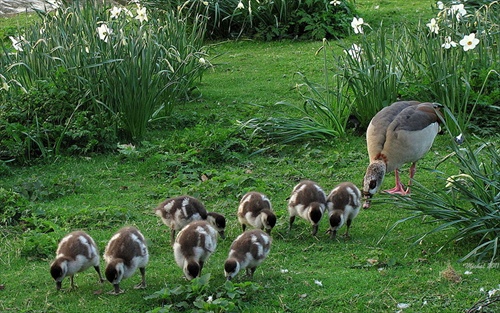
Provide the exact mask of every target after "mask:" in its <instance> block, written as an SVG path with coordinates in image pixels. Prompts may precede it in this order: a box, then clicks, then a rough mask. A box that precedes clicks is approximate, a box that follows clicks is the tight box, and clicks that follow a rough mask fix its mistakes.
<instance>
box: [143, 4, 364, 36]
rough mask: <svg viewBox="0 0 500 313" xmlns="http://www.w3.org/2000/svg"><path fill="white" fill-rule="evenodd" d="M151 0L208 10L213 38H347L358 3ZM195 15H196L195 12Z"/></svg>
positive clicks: (204, 12)
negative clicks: (171, 0)
mask: <svg viewBox="0 0 500 313" xmlns="http://www.w3.org/2000/svg"><path fill="white" fill-rule="evenodd" d="M204 2H205V3H206V5H203V4H201V3H202V2H201V1H197V0H190V1H187V2H185V1H177V2H176V1H173V2H168V1H164V0H150V1H148V3H149V5H151V6H155V7H162V8H165V7H171V8H175V6H174V4H176V5H178V6H181V7H183V8H186V10H192V11H194V12H197V13H200V14H207V15H208V17H209V22H208V25H207V36H208V37H209V38H212V39H221V38H240V37H252V38H258V39H263V40H276V39H284V38H301V39H316V40H317V39H323V38H343V37H345V36H346V35H347V34H348V33H349V28H350V25H349V23H350V22H351V20H352V18H353V16H354V15H355V14H356V11H355V9H354V3H353V2H352V1H350V0H343V1H341V3H340V4H338V5H333V4H330V1H329V0H305V1H297V0H274V1H271V0H260V1H257V0H250V1H246V0H243V1H240V0H225V1H222V0H207V1H204ZM192 16H193V17H194V16H195V15H194V14H192Z"/></svg>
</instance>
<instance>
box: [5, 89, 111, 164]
mask: <svg viewBox="0 0 500 313" xmlns="http://www.w3.org/2000/svg"><path fill="white" fill-rule="evenodd" d="M81 96H82V95H81V93H80V91H79V90H76V89H74V88H71V87H70V88H68V89H67V90H66V89H61V88H60V85H58V84H57V83H55V82H47V81H37V82H36V83H35V84H34V85H33V86H32V87H31V89H30V90H29V91H27V93H16V94H14V95H12V97H11V98H10V99H9V100H8V101H5V102H4V104H3V105H1V106H0V108H1V109H0V124H1V125H2V127H0V143H1V146H2V147H3V149H2V150H1V151H0V157H2V158H15V159H16V160H17V162H19V163H27V162H29V161H31V160H32V159H34V158H37V157H39V156H42V157H45V158H47V157H49V156H51V155H59V154H61V153H62V151H61V150H65V151H67V152H71V153H76V154H86V153H90V152H102V151H107V150H109V146H110V145H111V144H112V143H113V142H115V141H116V140H117V139H116V136H115V130H114V128H112V127H109V126H105V125H102V124H101V123H100V122H99V120H100V119H99V118H95V115H96V112H92V111H86V110H83V109H81V107H83V105H82V102H81V100H82V98H81ZM78 97H80V98H78ZM75 104H77V105H76V107H75ZM101 117H102V115H101ZM109 118H111V116H109Z"/></svg>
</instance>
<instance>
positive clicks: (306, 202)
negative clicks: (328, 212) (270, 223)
mask: <svg viewBox="0 0 500 313" xmlns="http://www.w3.org/2000/svg"><path fill="white" fill-rule="evenodd" d="M325 208H326V195H325V192H324V191H323V189H321V187H320V186H319V185H318V184H316V183H315V182H313V181H311V180H303V181H301V182H300V183H298V184H297V185H296V186H295V187H294V188H293V191H292V194H291V196H290V200H289V201H288V213H290V227H289V229H288V230H289V231H290V230H291V229H292V224H293V222H294V221H295V216H297V215H298V216H300V217H301V218H303V219H305V220H306V221H308V222H309V223H311V225H312V235H313V236H315V235H316V233H317V232H318V224H319V221H320V220H321V218H322V217H323V214H324V212H325Z"/></svg>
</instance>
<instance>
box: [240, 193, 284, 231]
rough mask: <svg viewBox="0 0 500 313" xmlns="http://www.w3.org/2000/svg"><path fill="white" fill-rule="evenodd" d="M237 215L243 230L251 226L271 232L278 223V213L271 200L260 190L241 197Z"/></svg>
mask: <svg viewBox="0 0 500 313" xmlns="http://www.w3.org/2000/svg"><path fill="white" fill-rule="evenodd" d="M237 216H238V221H239V222H240V224H241V227H242V229H243V231H245V229H246V227H247V226H250V227H255V228H258V229H261V230H265V231H266V232H267V233H268V234H271V230H272V229H273V227H274V225H276V215H275V214H274V212H273V209H272V206H271V201H270V200H269V199H268V198H267V197H266V196H265V195H264V194H262V193H260V192H255V191H252V192H248V193H246V194H245V195H244V196H243V197H242V198H241V201H240V204H239V206H238V213H237Z"/></svg>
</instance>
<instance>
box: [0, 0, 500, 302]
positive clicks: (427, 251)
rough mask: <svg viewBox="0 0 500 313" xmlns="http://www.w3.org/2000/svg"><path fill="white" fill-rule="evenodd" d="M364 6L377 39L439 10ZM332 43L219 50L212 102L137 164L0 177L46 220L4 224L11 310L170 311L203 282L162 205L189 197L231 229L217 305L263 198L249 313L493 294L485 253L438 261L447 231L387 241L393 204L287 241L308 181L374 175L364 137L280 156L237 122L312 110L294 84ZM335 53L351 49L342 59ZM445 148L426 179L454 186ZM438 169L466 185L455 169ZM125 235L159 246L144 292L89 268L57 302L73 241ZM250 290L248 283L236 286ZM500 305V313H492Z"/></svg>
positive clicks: (216, 279) (314, 71) (451, 254)
mask: <svg viewBox="0 0 500 313" xmlns="http://www.w3.org/2000/svg"><path fill="white" fill-rule="evenodd" d="M415 3H418V4H415ZM356 4H357V6H358V8H359V10H360V12H361V13H362V16H363V17H365V21H366V22H368V23H370V24H371V25H372V27H374V26H375V25H377V24H379V23H380V22H381V21H384V23H386V21H387V23H398V22H401V21H402V20H406V19H410V18H412V19H415V20H418V19H419V18H423V19H425V20H426V19H427V17H430V16H432V15H433V14H434V13H433V12H432V11H431V10H430V6H431V5H432V4H433V1H418V2H417V1H414V2H410V1H400V0H398V1H396V0H392V1H390V0H382V1H360V0H358V1H356ZM346 40H352V38H351V39H346ZM331 44H332V46H334V45H335V44H336V43H331ZM321 45H322V43H321V42H294V41H283V42H254V41H251V40H241V41H238V42H232V41H231V42H219V43H213V45H212V48H211V54H212V55H218V57H217V58H215V59H214V60H212V62H213V63H214V64H216V66H215V68H214V69H213V71H209V72H207V73H206V74H205V75H204V77H203V80H202V82H201V83H200V85H199V91H200V98H199V99H198V100H197V101H193V102H191V103H187V104H185V105H182V106H179V107H177V108H176V109H175V112H174V115H173V116H172V117H171V118H170V119H169V120H168V121H162V122H157V123H155V124H154V125H153V126H154V127H153V129H152V130H151V133H150V137H149V138H148V141H147V142H145V143H144V144H143V145H142V146H141V147H139V148H138V150H137V151H138V153H137V154H132V155H128V156H126V155H123V154H119V153H116V154H113V155H98V156H93V157H71V158H66V157H64V158H60V159H56V160H54V161H53V162H50V163H48V164H40V165H33V166H30V167H15V168H12V174H10V175H3V176H0V186H1V187H3V188H5V189H10V188H13V189H16V190H20V191H23V192H26V193H29V194H30V195H32V197H33V198H35V200H34V202H33V206H32V207H33V209H34V210H38V211H39V213H40V212H41V213H40V215H39V216H43V215H45V216H46V219H44V221H35V222H34V224H35V225H39V227H38V229H23V232H21V231H20V229H21V228H19V227H3V228H1V234H0V265H1V266H2V268H3V271H2V274H1V275H0V312H76V311H82V310H84V311H87V312H147V311H149V310H153V309H155V308H158V307H160V306H161V302H160V301H158V300H151V299H145V297H147V296H150V295H152V294H153V293H154V292H156V291H158V290H161V289H162V288H174V287H176V286H187V285H189V284H190V283H189V282H187V281H186V280H185V279H184V278H183V275H182V271H181V269H180V268H178V267H177V265H176V264H175V260H174V256H173V252H172V248H171V246H170V245H169V241H170V233H169V230H168V229H167V227H166V226H165V225H163V224H162V223H161V221H160V219H159V218H158V217H157V216H155V215H154V213H153V209H154V208H155V207H156V206H157V204H158V203H160V202H162V201H163V200H164V199H166V198H167V197H173V196H177V195H182V194H190V195H192V196H195V197H197V198H199V199H200V200H201V201H202V202H203V203H204V204H205V206H206V207H207V209H208V210H209V211H216V212H219V213H223V214H225V216H226V219H227V221H228V226H227V229H226V236H227V238H226V239H225V240H223V239H219V241H218V247H217V250H216V251H215V253H214V254H213V255H212V256H211V258H210V259H209V260H208V262H207V263H206V266H205V268H204V273H203V274H207V273H210V275H211V279H210V283H209V287H208V289H207V291H205V294H206V295H207V296H208V295H214V298H215V295H216V292H217V291H216V290H218V288H220V286H222V285H223V284H224V282H225V279H224V273H223V264H224V261H225V258H226V257H227V254H228V252H229V246H230V244H231V242H232V240H233V239H234V238H236V236H237V235H239V234H240V232H241V227H240V226H239V224H238V222H237V219H236V210H237V207H238V203H239V200H240V198H241V197H242V196H243V194H245V193H246V192H248V191H251V190H255V191H260V192H263V193H265V194H266V195H267V196H268V197H269V198H270V200H271V202H272V204H273V208H274V210H275V212H276V214H277V217H278V222H277V225H276V227H275V229H274V230H273V244H272V248H271V253H270V255H269V257H268V259H267V260H266V261H265V262H264V263H263V264H262V265H261V266H260V267H258V268H257V271H256V272H255V276H254V278H253V280H252V281H253V282H254V285H255V286H258V287H259V290H258V291H250V290H248V292H247V293H246V295H245V296H244V298H243V302H244V307H245V309H244V311H245V312H397V311H400V310H402V311H403V312H463V311H464V310H466V309H468V308H470V307H472V306H473V305H474V304H475V303H476V302H477V301H479V300H481V299H482V298H484V297H485V296H486V295H487V292H488V290H491V289H494V288H499V283H500V279H499V278H500V276H499V274H498V273H499V271H498V268H494V269H491V268H486V267H484V266H482V264H478V265H474V266H472V264H469V263H465V264H464V263H458V262H457V260H458V259H459V258H460V257H461V256H463V255H465V254H466V253H467V252H468V251H470V249H471V247H473V246H474V243H464V242H460V243H453V244H451V245H447V246H446V247H445V248H444V249H442V250H441V251H440V252H439V253H436V252H437V250H438V249H439V248H440V247H441V246H442V244H444V243H445V242H446V240H447V236H448V235H449V234H450V233H447V232H441V233H439V234H438V235H434V236H430V237H426V238H424V239H423V240H421V241H420V242H418V244H416V245H412V244H413V243H414V241H415V240H416V238H418V237H415V236H417V235H418V234H421V233H423V232H424V231H425V230H428V229H430V228H431V227H432V225H429V223H426V222H428V220H413V221H411V222H407V223H404V224H402V225H400V226H399V227H397V228H396V229H394V230H393V231H391V232H389V233H387V230H388V229H389V228H391V226H392V225H393V224H394V223H395V222H396V221H398V220H400V219H402V218H404V217H407V216H408V214H409V213H408V212H407V211H404V210H402V209H400V208H398V207H397V205H389V204H387V202H384V201H382V200H383V199H384V196H382V195H380V194H379V195H377V196H376V197H375V199H374V201H373V202H372V208H371V209H369V210H363V211H361V212H360V214H359V215H358V217H357V218H356V219H355V220H354V222H353V226H352V228H351V239H349V240H345V239H344V238H342V237H340V238H338V239H337V240H330V239H329V237H328V235H327V234H325V231H326V230H327V228H328V220H327V219H323V220H322V221H321V225H320V230H319V232H318V235H317V237H312V236H311V234H310V231H311V226H310V225H308V224H306V223H305V222H304V221H303V220H300V219H297V220H296V221H295V223H294V227H293V229H292V231H291V232H290V233H289V232H288V231H287V230H288V213H287V198H288V197H289V195H290V192H291V190H292V188H293V186H294V185H295V184H296V183H298V181H300V180H301V179H312V180H315V181H316V182H318V183H319V184H320V185H321V186H322V187H323V188H324V189H325V191H326V192H327V193H328V192H329V191H330V190H331V189H333V187H335V185H337V184H338V183H340V182H343V181H352V182H354V183H356V184H357V185H358V186H359V187H361V182H362V179H363V175H364V172H365V169H366V166H367V164H368V156H367V153H366V144H365V138H364V135H361V136H358V135H354V134H353V135H350V136H348V137H347V138H345V139H337V140H332V141H312V142H301V143H295V144H290V145H279V144H276V143H271V142H266V141H262V140H260V139H251V138H249V137H248V136H245V135H244V134H241V133H240V132H238V129H237V126H236V121H238V120H239V121H245V120H247V119H249V118H253V117H266V116H273V115H276V114H279V113H280V112H282V111H283V110H288V108H287V107H284V106H280V105H276V104H275V103H277V102H278V101H282V100H286V101H289V102H296V103H299V102H300V101H301V100H300V97H299V96H298V94H297V93H296V92H295V91H294V90H293V87H294V86H295V85H296V84H297V83H299V81H298V77H297V76H296V75H295V73H296V72H299V71H300V72H302V73H304V74H306V75H307V76H308V77H311V78H312V79H317V80H319V82H321V79H322V71H323V60H322V58H321V56H316V55H315V52H316V51H317V49H318V48H320V47H321ZM333 51H334V53H342V51H341V49H340V48H338V49H337V48H334V49H333ZM419 100H426V99H419ZM448 140H449V138H448V137H447V136H438V138H437V139H436V142H435V143H434V146H433V148H432V149H431V151H430V152H429V153H428V154H427V155H426V156H425V157H424V158H423V159H422V160H421V161H420V162H419V164H418V172H417V174H416V179H417V180H418V181H419V182H421V183H423V184H424V185H428V186H433V185H435V188H440V187H441V186H437V185H436V179H435V175H434V174H433V173H432V172H431V171H430V169H433V168H434V167H435V165H436V164H437V163H438V162H439V161H440V160H441V159H442V158H443V157H445V156H446V155H447V154H448V153H449V152H450V150H449V148H448ZM407 169H408V165H407V166H406V167H404V168H403V169H402V177H403V179H404V180H406V179H407ZM439 169H440V170H442V171H444V172H446V173H448V174H450V175H451V174H457V173H456V171H455V170H454V169H453V168H452V167H451V166H450V165H449V164H447V163H445V164H442V165H441V166H440V168H439ZM393 183H394V175H393V174H389V175H388V176H387V177H386V179H385V183H384V187H392V185H393ZM124 225H135V226H137V227H138V228H139V229H140V230H141V231H142V233H143V234H144V235H145V237H146V238H147V240H148V248H149V252H150V263H149V265H148V267H147V269H146V280H147V283H148V287H147V289H145V290H135V289H133V286H134V285H135V284H137V283H138V282H139V279H140V275H139V273H136V274H135V275H134V276H132V277H131V278H128V279H126V280H124V281H123V283H122V284H121V287H122V288H123V289H125V293H124V294H122V295H120V296H112V295H108V294H107V292H108V291H110V290H111V289H112V286H111V284H109V283H105V284H103V285H100V284H98V283H97V275H96V273H95V272H94V271H93V270H92V269H89V270H87V271H86V272H83V273H79V274H77V275H76V276H75V283H76V284H77V285H78V288H77V290H74V291H70V290H69V279H68V278H67V279H65V280H64V282H63V290H62V291H56V288H55V283H54V281H53V280H52V278H51V277H50V273H49V265H50V263H51V261H52V260H53V258H54V256H55V250H56V247H57V242H58V241H59V240H60V239H61V238H62V237H63V236H64V235H65V234H66V233H68V232H70V231H72V230H75V229H84V230H86V231H87V232H88V233H89V234H90V235H91V236H92V237H93V238H94V240H95V241H96V243H97V245H98V247H99V249H100V253H101V254H102V253H103V251H104V247H105V245H106V243H107V241H108V240H109V239H110V238H111V236H112V235H113V233H114V232H115V231H117V230H118V229H119V228H121V227H122V226H124ZM344 231H345V228H343V229H341V231H340V233H343V232H344ZM381 239H382V240H381ZM47 255H48V256H47ZM101 267H102V268H104V261H103V260H101ZM466 271H468V272H471V273H467V274H466ZM247 280H248V279H247V278H246V277H244V275H243V273H240V274H238V276H237V277H236V279H235V283H241V282H245V281H247ZM498 309H499V306H498V305H497V306H496V307H495V306H492V307H491V311H488V310H487V309H485V311H483V312H494V311H495V310H498Z"/></svg>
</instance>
